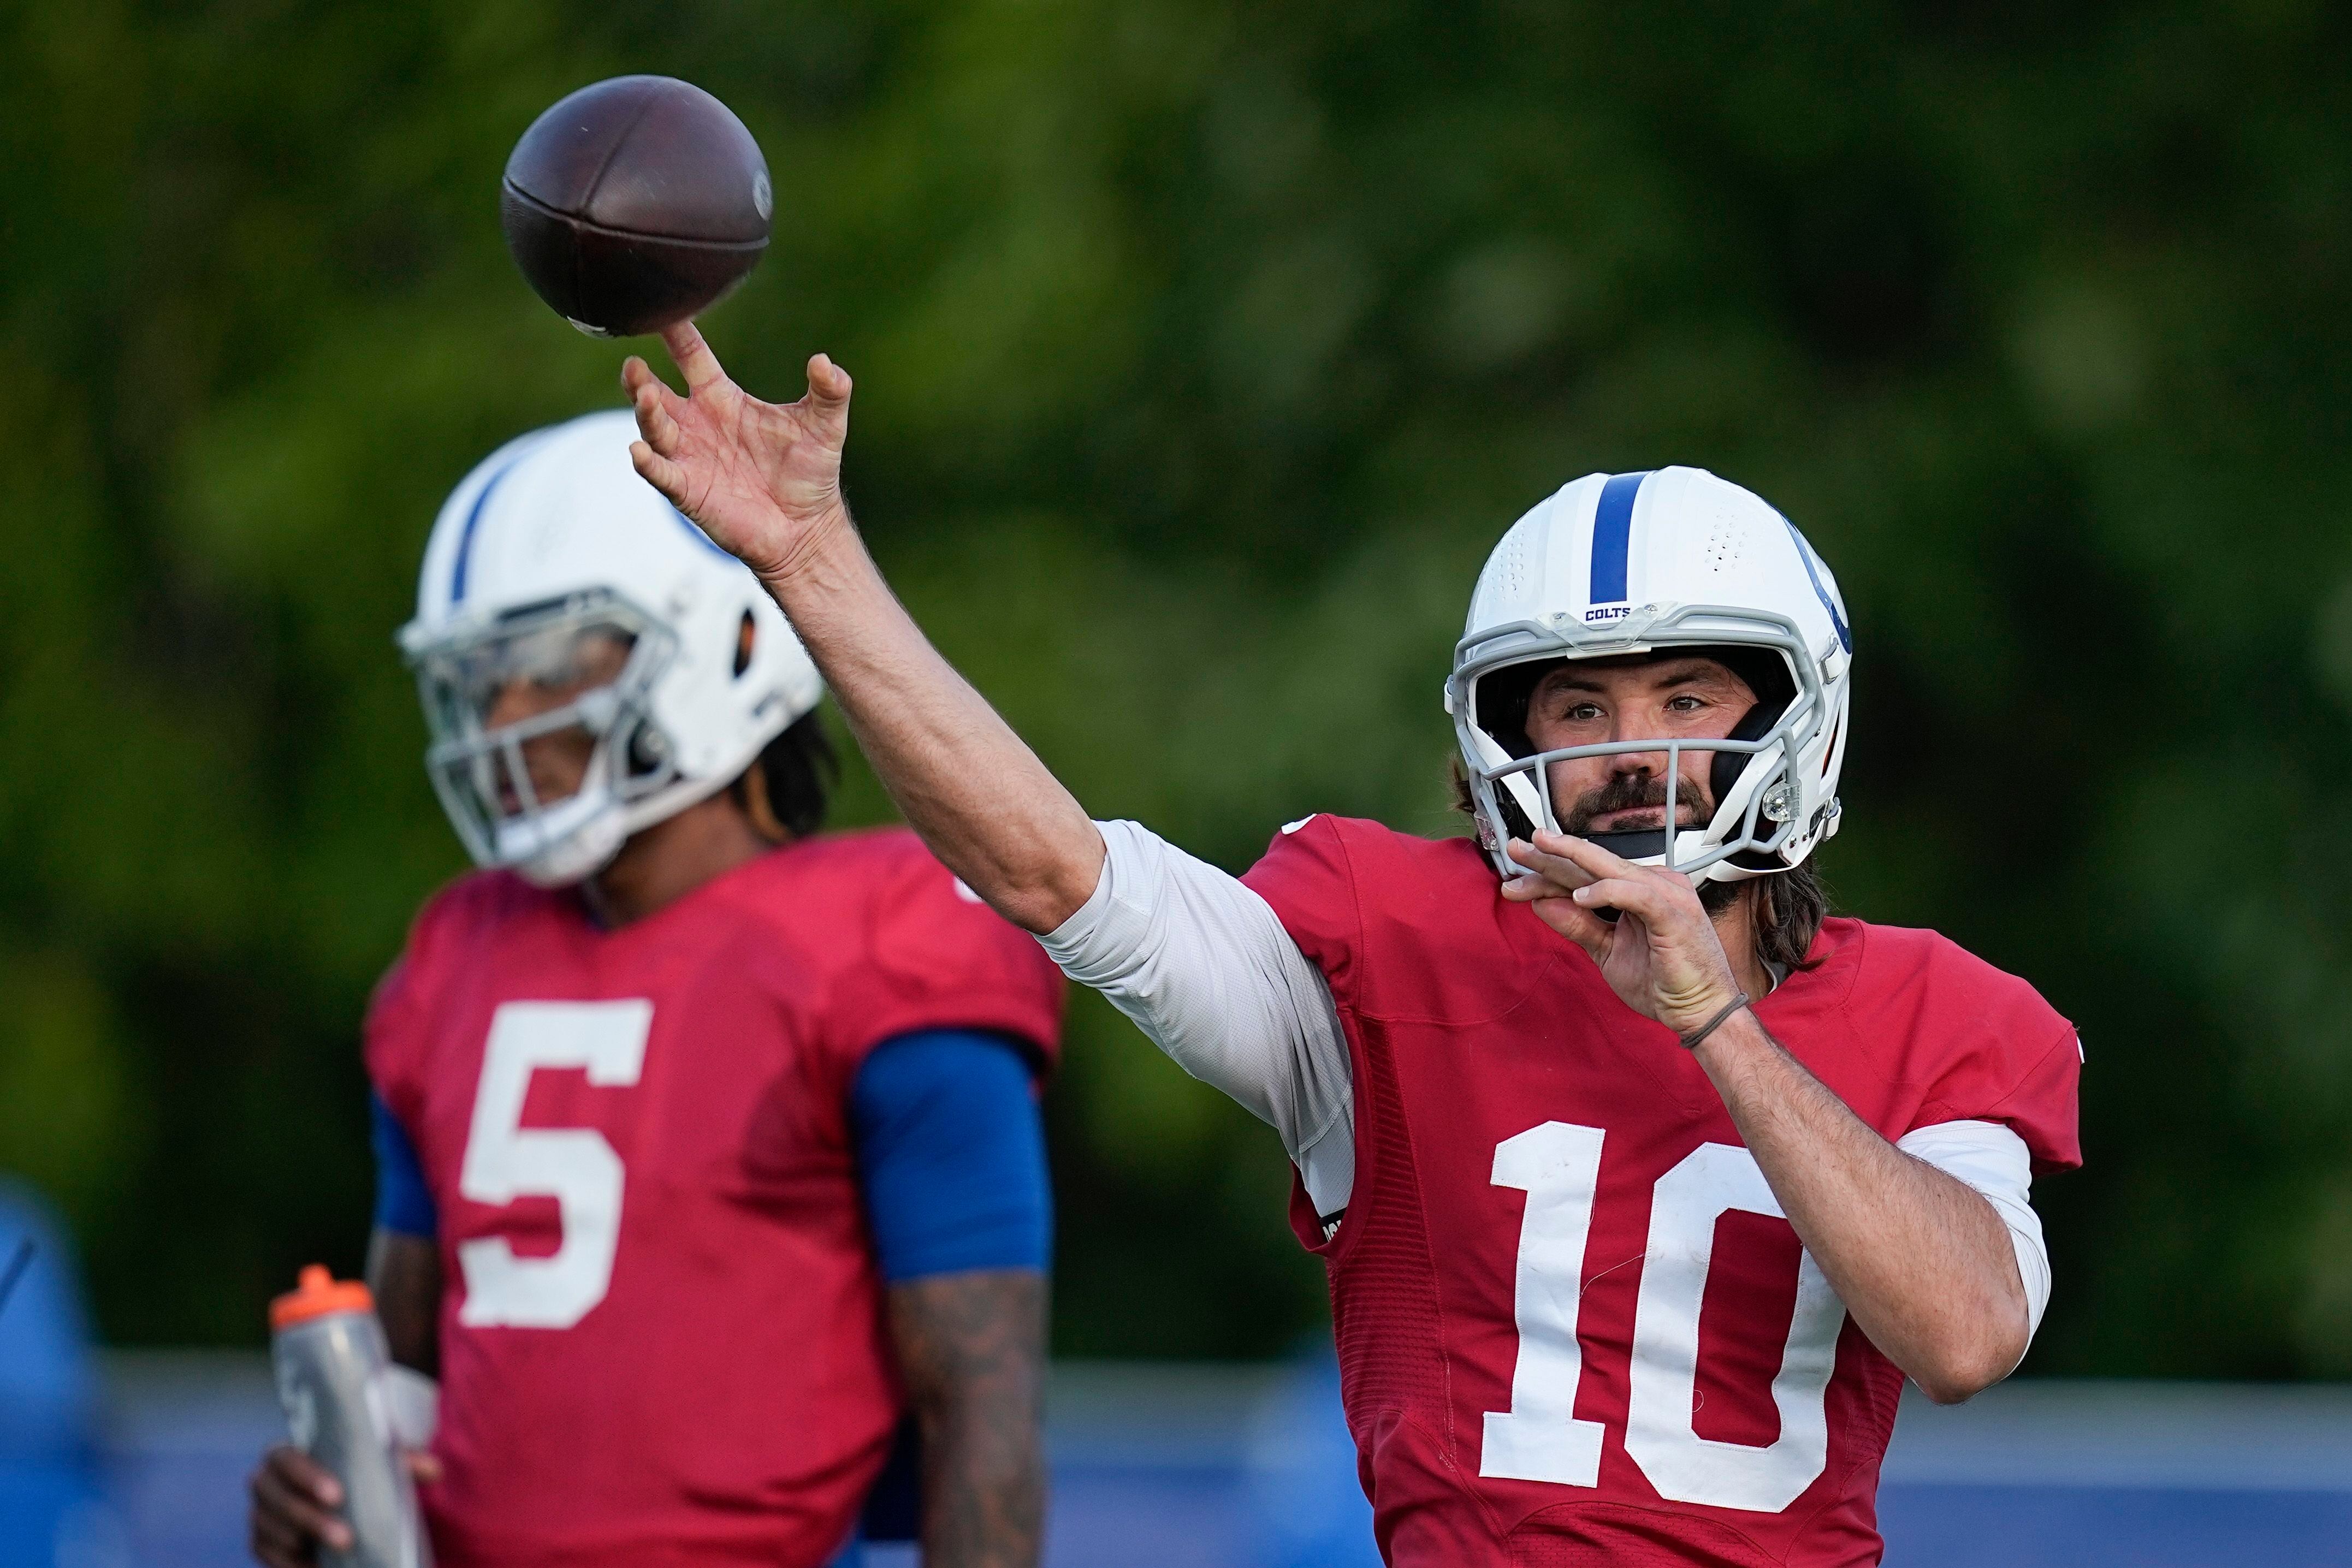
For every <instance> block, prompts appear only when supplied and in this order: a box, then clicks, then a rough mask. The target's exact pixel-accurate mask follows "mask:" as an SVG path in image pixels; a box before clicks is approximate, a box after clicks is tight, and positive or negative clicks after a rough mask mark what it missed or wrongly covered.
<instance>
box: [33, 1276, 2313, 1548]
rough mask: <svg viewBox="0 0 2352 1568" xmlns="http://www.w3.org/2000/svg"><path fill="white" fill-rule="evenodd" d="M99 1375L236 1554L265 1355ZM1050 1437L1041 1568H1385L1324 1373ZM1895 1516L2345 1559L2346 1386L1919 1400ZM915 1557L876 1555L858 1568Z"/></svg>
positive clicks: (1964, 1529)
mask: <svg viewBox="0 0 2352 1568" xmlns="http://www.w3.org/2000/svg"><path fill="white" fill-rule="evenodd" d="M12 1310H13V1309H12ZM107 1365H108V1372H109V1376H110V1382H111V1384H112V1403H111V1407H110V1411H111V1413H110V1427H109V1431H110V1458H109V1472H108V1473H109V1477H110V1492H109V1495H110V1498H111V1499H112V1500H113V1502H114V1503H115V1505H116V1506H117V1507H118V1508H119V1509H120V1510H121V1514H122V1516H123V1517H124V1518H125V1519H126V1520H127V1521H128V1524H129V1526H130V1529H129V1532H128V1535H127V1537H125V1538H124V1539H126V1540H127V1542H128V1544H129V1547H130V1549H131V1551H132V1552H135V1561H137V1562H138V1563H141V1564H142V1568H230V1565H232V1564H236V1563H242V1562H244V1561H245V1559H244V1555H243V1534H244V1529H243V1507H244V1500H243V1487H244V1477H245V1475H246V1473H247V1471H248V1470H249V1469H251V1468H252V1465H253V1461H254V1458H255V1457H256V1456H257V1454H258V1453H259V1452H260V1449H261V1448H262V1446H263V1445H264V1444H266V1443H268V1442H270V1441H273V1440H275V1439H276V1438H277V1437H278V1434H279V1433H280V1432H281V1431H282V1429H283V1426H282V1422H281V1419H280V1417H279V1416H278V1409H277V1406H276V1402H275V1400H274V1398H273V1397H272V1396H271V1392H270V1385H269V1378H268V1365H267V1363H266V1362H265V1361H264V1360H263V1358H261V1357H260V1356H257V1355H253V1356H226V1357H223V1356H203V1355H179V1354H131V1355H117V1356H113V1357H110V1358H109V1361H108V1364H107ZM1050 1419H1051V1438H1052V1449H1053V1455H1054V1467H1055V1490H1054V1506H1053V1514H1052V1520H1051V1526H1050V1534H1049V1541H1048V1549H1047V1563H1048V1568H1101V1565H1103V1564H1113V1563H1115V1564H1118V1565H1119V1568H1370V1564H1371V1563H1375V1562H1376V1561H1377V1559H1376V1558H1375V1557H1374V1555H1373V1554H1372V1552H1371V1550H1370V1541H1369V1539H1368V1536H1369V1528H1370V1511H1369V1510H1368V1509H1366V1508H1365V1506H1364V1503H1363V1499H1362V1495H1361V1493H1360V1491H1359V1490H1357V1487H1356V1481H1355V1473H1354V1459H1353V1456H1352V1453H1351V1451H1350V1450H1349V1448H1348V1446H1347V1440H1346V1437H1345V1434H1344V1431H1343V1430H1342V1428H1341V1427H1340V1425H1339V1405H1338V1395H1337V1387H1336V1377H1335V1375H1334V1374H1333V1373H1332V1371H1331V1369H1330V1365H1329V1363H1328V1358H1326V1357H1323V1356H1317V1357H1312V1358H1307V1359H1306V1360H1303V1361H1301V1362H1300V1363H1298V1364H1295V1365H1282V1366H1240V1367H1236V1366H1214V1365H1211V1366H1182V1365H1168V1364H1159V1365H1101V1364H1092V1365H1088V1364H1079V1365H1065V1366H1063V1367H1061V1368H1059V1369H1058V1370H1057V1371H1056V1374H1055V1384H1054V1389H1053V1397H1052V1405H1051V1417H1050ZM1883 1504H1884V1507H1883V1514H1884V1523H1885V1531H1886V1536H1887V1542H1888V1550H1887V1562H1888V1563H1891V1564H1894V1565H1895V1568H2044V1565H2050V1568H2055V1565H2057V1564H2062V1563H2063V1564H2065V1565H2066V1568H2210V1565H2211V1564H2215V1563H2260V1564H2263V1565H2264V1568H2273V1565H2276V1568H2305V1565H2325V1564H2332V1563H2345V1564H2352V1389H2347V1388H2336V1387H2320V1388H2273V1387H2248V1386H2242V1385H2109V1384H2083V1383H2031V1384H2018V1385H2010V1386H2007V1387H2002V1388H1998V1389H1995V1390H1993V1391H1992V1392H1991V1393H1990V1394H1988V1395H1985V1396H1983V1397H1981V1398H1979V1400H1977V1401H1975V1402H1974V1403H1972V1404H1970V1405H1968V1406H1962V1407H1960V1408H1958V1409H1954V1410H1938V1409H1936V1408H1934V1407H1932V1406H1927V1405H1926V1404H1924V1403H1909V1404H1906V1406H1904V1410H1903V1415H1902V1418H1901V1420H1900V1422H1899V1423H1898V1424H1897V1427H1896V1429H1895V1446H1894V1449H1893V1451H1892V1453H1891V1454H1890V1456H1889V1458H1888V1463H1887V1467H1886V1481H1885V1492H1884V1494H1883ZM101 1544H103V1542H101ZM17 1560H19V1559H11V1560H10V1561H17ZM114 1560H117V1559H108V1558H103V1557H101V1558H98V1559H85V1558H79V1557H77V1558H74V1559H72V1560H71V1561H72V1562H74V1563H81V1562H84V1561H114ZM57 1561H58V1563H61V1564H62V1563H67V1562H68V1559H65V1558H58V1560H57ZM915 1561H916V1559H915V1556H914V1554H913V1552H911V1551H910V1550H908V1549H906V1548H892V1547H877V1548H872V1549H869V1551H868V1552H866V1568H910V1565H911V1564H913V1563H914V1562H915ZM45 1568H46V1565H45Z"/></svg>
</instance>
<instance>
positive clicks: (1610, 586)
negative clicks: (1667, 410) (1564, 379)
mask: <svg viewBox="0 0 2352 1568" xmlns="http://www.w3.org/2000/svg"><path fill="white" fill-rule="evenodd" d="M1683 652H1690V653H1705V654H1706V655H1707V656H1709V657H1712V658H1715V659H1717V661H1718V662H1720V663H1722V664H1725V665H1726V666H1727V667H1728V668H1730V669H1731V670H1732V672H1733V673H1734V674H1738V675H1739V676H1740V677H1741V678H1742V679H1743V680H1745V681H1746V682H1747V683H1748V687H1749V689H1750V690H1751V691H1752V692H1754V693H1755V695H1756V698H1757V700H1756V704H1755V706H1753V707H1752V708H1750V709H1749V711H1748V714H1747V715H1746V716H1744V717H1743V718H1742V719H1741V720H1740V722H1739V723H1738V726H1736V727H1734V728H1733V730H1732V732H1731V735H1730V737H1729V738H1727V739H1722V740H1708V741H1705V742H1696V741H1687V740H1639V739H1636V740H1628V741H1622V742H1610V743H1606V744H1602V745H1597V746H1580V747H1569V748H1566V749H1561V750H1554V751H1546V752H1538V751H1536V750H1535V749H1534V747H1533V746H1532V744H1531V743H1530V742H1529V740H1528V736H1527V731H1526V719H1527V704H1528V694H1529V692H1530V690H1531V689H1532V688H1533V686H1534V684H1535V682H1536V680H1537V679H1538V678H1539V676H1540V674H1541V672H1542V671H1543V670H1545V669H1547V668H1549V667H1550V666H1551V665H1553V664H1557V663H1558V662H1559V661H1561V660H1579V659H1614V658H1622V657H1626V656H1629V655H1643V654H1658V655H1664V654H1673V653H1683ZM1852 667H1853V638H1852V635H1851V633H1850V632H1849V631H1848V629H1847V625H1846V619H1845V606H1844V602H1843V601H1842V600H1841V599H1840V598H1839V597H1838V590H1837V582H1836V580H1835V579H1834V578H1832V576H1831V575H1830V570H1829V567H1828V566H1827V565H1826V564H1825V563H1824V562H1823V561H1822V559H1821V557H1820V556H1818V555H1816V554H1815V553H1814V552H1813V549H1812V547H1811V545H1810V544H1808V543H1806V541H1805V538H1804V536H1803V535H1801V534H1800V533H1799V532H1798V531H1797V529H1796V527H1795V525H1793V524H1791V523H1790V522H1789V521H1788V519H1787V518H1785V517H1781V516H1780V513H1778V512H1776V511H1774V510H1773V509H1772V508H1771V507H1769V506H1767V505H1766V504H1765V503H1764V502H1763V501H1762V500H1761V499H1760V498H1759V497H1756V496H1754V495H1751V494H1750V493H1749V492H1748V491H1746V490H1743V489H1741V488H1740V487H1739V486H1737V485H1733V484H1730V483H1727V481H1725V480H1722V479H1718V478H1717V477H1716V476H1714V475H1712V474H1709V473H1707V472H1706V470H1704V469H1699V468H1661V469H1658V470H1656V471H1655V472H1653V473H1640V474H1618V475H1613V476H1612V475H1607V474H1590V475H1587V476H1585V477H1583V478H1581V479H1578V480H1576V481H1574V482H1573V483H1571V484H1569V485H1567V486H1563V487H1562V488H1561V489H1560V490H1559V492H1558V493H1557V494H1555V495H1552V496H1550V497H1547V498H1546V499H1545V500H1544V501H1542V502H1541V503H1539V504H1538V506H1537V507H1535V509H1534V510H1532V511H1530V512H1528V515H1527V516H1525V517H1521V518H1520V519H1519V520H1518V521H1517V523H1515V524H1513V525H1512V527H1511V529H1510V531H1509V532H1508V533H1507V534H1505V535H1504V536H1503V539H1502V542H1501V543H1500V544H1498V545H1496V547H1495V551H1494V553H1493V554H1492V555H1490V556H1489V557H1487V559H1486V570H1483V571H1482V572H1480V573H1479V576H1478V586H1477V588H1476V590H1475V592H1473V594H1472V595H1471V600H1470V615H1469V621H1468V623H1467V625H1466V626H1465V628H1464V633H1463V637H1462V641H1461V642H1460V643H1458V644H1457V645H1456V646H1455V648H1454V672H1453V674H1452V675H1451V676H1450V677H1449V678H1448V679H1447V681H1446V683H1445V706H1446V711H1447V713H1449V714H1450V715H1452V716H1453V719H1454V738H1455V740H1456V741H1457V742H1458V744H1459V745H1460V747H1461V750H1462V760H1463V763H1464V765H1465V768H1466V769H1467V774H1468V781H1469V788H1470V795H1471V803H1472V808H1473V810H1474V811H1475V814H1476V817H1477V821H1478V838H1479V841H1480V843H1481V845H1482V846H1483V847H1485V849H1486V852H1487V853H1488V854H1489V856H1490V857H1491V858H1492V859H1493V860H1494V862H1495V865H1496V869H1497V870H1498V871H1500V872H1501V873H1503V874H1504V875H1506V876H1513V875H1517V874H1518V873H1519V872H1520V870H1521V868H1520V867H1518V866H1517V865H1516V864H1514V863H1513V862H1511V861H1510V859H1509V857H1508V856H1507V854H1506V853H1505V852H1504V846H1505V844H1506V843H1507V841H1509V840H1510V839H1512V838H1514V837H1517V838H1522V839H1524V838H1526V837H1527V836H1528V833H1529V831H1531V830H1533V829H1534V828H1538V827H1540V828H1544V829H1548V830H1549V831H1554V832H1558V831H1561V822H1562V818H1563V815H1564V812H1563V810H1562V807H1563V805H1564V803H1563V802H1556V801H1555V800H1554V799H1553V791H1552V789H1551V787H1550V784H1549V765H1550V764H1551V763H1554V762H1559V761H1566V760H1570V759H1573V758H1586V757H1610V756H1622V755H1627V754H1634V753H1645V754H1646V753H1659V752H1664V753H1665V754H1666V772H1665V781H1666V789H1667V803H1666V815H1665V818H1664V821H1665V822H1666V823H1667V824H1668V826H1667V827H1666V828H1664V829H1653V830H1648V831H1632V832H1595V833H1590V834H1588V835H1587V836H1589V837H1590V838H1591V839H1592V841H1594V842H1596V843H1599V844H1601V846H1602V847H1604V848H1606V849H1609V850H1611V851H1612V852H1615V853H1617V854H1619V855H1622V856H1623V857H1624V858H1625V859H1627V860H1630V861H1633V862H1636V863H1638V864H1643V865H1664V866H1667V867H1670V868H1671V869H1673V870H1676V871H1680V872H1682V873H1685V874H1687V875H1688V876H1689V877H1690V878H1691V879H1692V880H1693V881H1694V882H1698V883H1705V882H1710V881H1713V882H1735V881H1739V880H1742V879H1744V878H1748V877H1755V876H1764V875H1769V874H1770V873H1774V872H1780V871H1786V870H1788V869H1789V868H1790V867H1791V866H1794V865H1797V864H1799V863H1801V862H1802V861H1803V860H1804V858H1805V857H1806V856H1807V855H1808V854H1810V853H1811V852H1812V851H1813V848H1814V846H1816V845H1817V844H1819V843H1820V842H1821V841H1822V840H1824V839H1826V838H1828V837H1829V836H1830V835H1831V834H1832V833H1834V832H1836V831H1837V826H1838V810H1839V808H1838V800H1837V782H1838V770H1839V768H1840V765H1841V764H1842V763H1843V759H1844V756H1845V743H1846V701H1847V693H1848V677H1849V675H1850V673H1851V670H1852ZM1695 752H1706V753H1709V754H1711V755H1710V756H1708V757H1707V758H1706V759H1705V773H1706V785H1707V793H1708V794H1709V795H1710V796H1712V798H1713V801H1714V810H1713V811H1712V813H1711V814H1710V815H1708V816H1707V818H1706V821H1703V822H1699V823H1696V824H1690V823H1684V824H1682V825H1681V826H1678V827H1677V826H1675V824H1677V823H1680V822H1681V818H1680V817H1679V816H1678V815H1677V814H1676V813H1677V811H1678V810H1679V809H1680V806H1681V800H1680V794H1681V791H1682V788H1683V786H1682V780H1683V779H1684V776H1685V773H1684V764H1685V757H1686V754H1689V753H1695ZM1694 760H1696V759H1694Z"/></svg>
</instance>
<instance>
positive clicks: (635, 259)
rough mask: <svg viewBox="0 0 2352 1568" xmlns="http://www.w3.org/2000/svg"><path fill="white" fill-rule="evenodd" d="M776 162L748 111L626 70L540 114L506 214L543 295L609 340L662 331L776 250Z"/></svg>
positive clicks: (519, 148)
mask: <svg viewBox="0 0 2352 1568" xmlns="http://www.w3.org/2000/svg"><path fill="white" fill-rule="evenodd" d="M774 210H775V197H774V192H773V188H772V186H771V185H770V184H769V183H768V164H767V160H766V159H764V158H762V157H761V155H760V144H759V143H758V142H757V141H753V140H752V139H751V132H750V131H747V130H745V129H744V127H743V122H742V121H741V120H738V119H736V118H735V115H734V112H733V111H732V110H730V109H729V108H728V107H727V106H726V105H725V104H723V103H721V102H719V100H718V99H715V98H713V97H711V96H710V94H709V93H707V92H705V91H703V90H702V89H700V88H698V87H696V86H694V85H693V84H692V83H689V82H682V81H679V80H677V78H673V77H657V76H627V77H614V78H612V79H611V80H609V81H600V82H597V83H595V84H593V86H589V87H583V88H582V89H580V90H579V91H578V92H575V93H572V95H571V96H569V97H568V98H565V99H562V101H560V102H558V103H557V104H556V105H555V107H553V108H552V109H550V110H548V111H547V112H546V113H544V114H542V115H541V116H540V117H539V118H538V119H537V120H533V121H531V124H530V130H528V131H524V132H523V133H522V140H520V141H517V142H516V143H515V149H514V153H513V155H512V156H511V157H509V158H508V160H507V170H506V178H505V180H504V181H503V183H501V185H500V188H499V224H500V225H501V226H502V227H503V228H504V229H505V230H506V236H507V248H508V249H509V250H510V251H512V252H513V253H514V258H515V265H516V266H517V267H520V268H521V269H522V275H523V277H526V278H528V279H530V286H531V287H532V288H534V289H536V290H538V292H539V297H540V298H541V299H544V300H545V301H547V303H548V304H549V305H550V306H551V307H553V308H554V310H555V313H556V314H557V315H559V316H562V318H563V319H565V320H567V321H569V322H571V323H572V325H573V326H574V327H577V328H579V329H581V330H582V331H583V332H587V333H591V334H593V335H594V336H596V337H600V338H625V337H632V336H635V335H636V334H638V333H641V332H656V331H659V330H660V329H663V328H664V327H667V326H670V325H671V324H673V323H675V322H678V321H682V320H685V319H687V318H688V317H690V316H693V315H695V314H696V313H697V312H698V311H700V310H702V309H703V308H705V307H707V306H709V304H710V303H711V302H712V301H713V300H715V299H717V298H719V296H721V295H723V294H725V293H726V292H727V291H728V290H729V289H730V288H732V287H734V286H735V285H736V284H738V283H740V282H741V281H742V280H743V277H744V276H745V275H746V274H748V273H749V272H750V271H751V268H752V267H755V266H757V265H759V260H760V257H761V254H762V253H764V252H765V251H766V250H767V248H768V229H769V220H770V217H771V215H772V214H773V212H774Z"/></svg>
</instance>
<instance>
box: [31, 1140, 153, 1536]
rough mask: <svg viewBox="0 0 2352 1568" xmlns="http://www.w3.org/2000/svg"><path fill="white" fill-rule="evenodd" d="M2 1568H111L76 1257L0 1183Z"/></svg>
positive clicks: (112, 1523) (112, 1529) (44, 1214)
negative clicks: (4, 1292) (2, 1298)
mask: <svg viewBox="0 0 2352 1568" xmlns="http://www.w3.org/2000/svg"><path fill="white" fill-rule="evenodd" d="M0 1284H5V1286H6V1296H5V1300H0V1568H116V1565H118V1564H127V1563H129V1562H130V1561H131V1558H130V1552H129V1546H128V1538H127V1535H126V1532H125V1531H124V1529H123V1527H122V1524H121V1520H120V1518H119V1516H118V1514H117V1513H116V1511H115V1510H114V1509H113V1508H112V1507H111V1506H110V1504H109V1502H108V1501H107V1499H106V1495H105V1490H104V1487H103V1475H102V1465H101V1454H100V1443H99V1430H100V1428H99V1408H100V1406H99V1379H98V1370H97V1366H96V1364H95V1363H94V1361H93V1359H92V1356H91V1354H90V1346H89V1320H88V1318H87V1317H86V1316H85V1315H84V1313H83V1312H82V1305H81V1294H80V1286H79V1280H78V1278H77V1275H76V1271H75V1265H74V1260H73V1254H72V1253H71V1252H70V1251H69V1250H68V1248H67V1244H66V1240H65V1235H64V1232H63V1230H62V1228H60V1227H59V1226H58V1224H57V1222H56V1219H55V1218H54V1217H53V1216H52V1215H51V1214H50V1212H49V1209H48V1207H47V1205H46V1204H44V1203H43V1202H42V1201H41V1199H40V1198H39V1197H37V1195H36V1194H35V1193H34V1192H33V1191H32V1189H31V1188H29V1187H26V1186H24V1185H23V1184H21V1183H18V1182H14V1181H9V1180H5V1179H0Z"/></svg>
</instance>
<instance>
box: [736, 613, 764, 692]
mask: <svg viewBox="0 0 2352 1568" xmlns="http://www.w3.org/2000/svg"><path fill="white" fill-rule="evenodd" d="M759 638H760V628H759V625H758V623H757V622H754V621H753V620H752V619H751V612H750V611H748V610H746V611H745V612H743V619H742V621H741V622H740V623H739V624H738V625H737V626H736V628H735V678H736V679H737V680H739V681H740V680H741V679H742V678H743V672H744V671H746V670H748V669H750V668H751V645H752V644H753V643H756V642H758V641H759Z"/></svg>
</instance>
